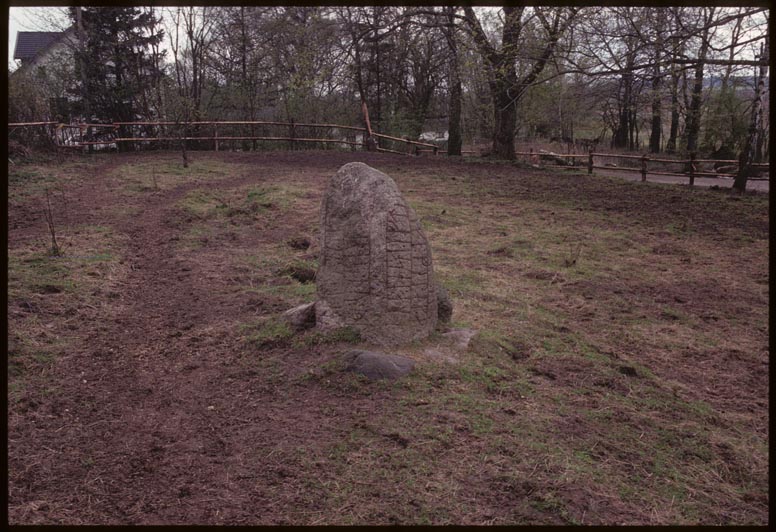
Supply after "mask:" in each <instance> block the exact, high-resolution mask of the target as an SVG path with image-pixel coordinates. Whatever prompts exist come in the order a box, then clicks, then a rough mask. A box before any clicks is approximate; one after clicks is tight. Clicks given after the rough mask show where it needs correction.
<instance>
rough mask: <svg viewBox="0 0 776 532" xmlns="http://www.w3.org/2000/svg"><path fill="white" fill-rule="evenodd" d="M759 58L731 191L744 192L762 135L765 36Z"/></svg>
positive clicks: (765, 62)
mask: <svg viewBox="0 0 776 532" xmlns="http://www.w3.org/2000/svg"><path fill="white" fill-rule="evenodd" d="M760 57H761V58H762V60H763V64H762V65H761V66H760V72H759V76H758V79H757V85H756V87H755V90H754V99H753V101H752V120H751V122H750V125H749V136H748V137H747V138H746V144H745V145H744V149H743V150H741V156H740V157H739V160H738V175H736V180H735V181H734V182H733V190H735V191H737V192H744V191H745V190H746V181H747V179H748V178H749V176H750V175H751V174H752V166H751V165H752V163H753V162H754V161H755V159H756V157H757V147H758V145H759V144H760V142H761V139H760V138H759V137H760V136H761V134H762V129H763V128H762V122H761V121H762V118H763V113H762V112H761V110H762V103H763V102H762V98H763V93H764V92H765V78H766V77H767V76H768V35H767V34H766V35H765V43H764V45H763V46H762V47H761V48H760Z"/></svg>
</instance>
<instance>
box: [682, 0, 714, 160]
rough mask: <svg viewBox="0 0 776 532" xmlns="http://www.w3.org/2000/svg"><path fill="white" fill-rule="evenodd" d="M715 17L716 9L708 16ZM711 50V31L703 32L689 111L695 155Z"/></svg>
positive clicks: (691, 150) (690, 148) (689, 135)
mask: <svg viewBox="0 0 776 532" xmlns="http://www.w3.org/2000/svg"><path fill="white" fill-rule="evenodd" d="M713 16H714V8H711V11H710V12H709V15H708V19H707V20H708V21H709V22H710V21H711V19H712V18H713ZM708 50H709V29H708V27H707V28H706V29H704V30H703V34H702V35H701V48H700V50H699V51H698V64H697V66H696V67H695V79H694V82H693V87H692V97H691V99H690V106H689V107H688V111H687V151H688V152H689V153H695V152H697V151H698V136H699V134H700V130H701V103H702V102H701V96H702V91H703V69H704V66H705V65H704V61H706V54H707V53H708Z"/></svg>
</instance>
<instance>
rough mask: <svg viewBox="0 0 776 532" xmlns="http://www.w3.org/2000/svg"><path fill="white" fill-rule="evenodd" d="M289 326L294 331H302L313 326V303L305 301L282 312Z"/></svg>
mask: <svg viewBox="0 0 776 532" xmlns="http://www.w3.org/2000/svg"><path fill="white" fill-rule="evenodd" d="M283 319H285V320H286V321H287V322H288V323H289V325H291V328H292V329H294V330H295V331H303V330H305V329H311V328H313V327H315V303H305V304H304V305H299V306H298V307H294V308H292V309H289V310H287V311H285V312H284V313H283Z"/></svg>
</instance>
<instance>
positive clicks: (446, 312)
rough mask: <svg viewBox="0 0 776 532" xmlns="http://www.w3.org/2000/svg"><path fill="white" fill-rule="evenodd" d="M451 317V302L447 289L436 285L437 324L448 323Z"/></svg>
mask: <svg viewBox="0 0 776 532" xmlns="http://www.w3.org/2000/svg"><path fill="white" fill-rule="evenodd" d="M452 317H453V302H452V300H451V299H450V294H448V293H447V289H446V288H445V287H444V286H442V285H441V284H440V283H437V318H438V320H439V323H450V318H452Z"/></svg>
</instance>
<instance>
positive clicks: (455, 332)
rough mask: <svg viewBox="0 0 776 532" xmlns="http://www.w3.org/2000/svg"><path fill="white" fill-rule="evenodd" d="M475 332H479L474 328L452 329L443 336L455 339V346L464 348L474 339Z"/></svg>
mask: <svg viewBox="0 0 776 532" xmlns="http://www.w3.org/2000/svg"><path fill="white" fill-rule="evenodd" d="M475 334H477V331H475V330H474V329H450V330H449V331H447V332H446V333H444V334H443V335H442V337H443V338H448V339H450V340H453V341H454V342H455V347H457V348H458V349H462V350H463V349H466V348H468V347H469V342H471V341H472V338H474V335H475Z"/></svg>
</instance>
